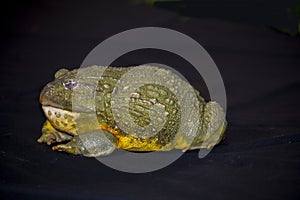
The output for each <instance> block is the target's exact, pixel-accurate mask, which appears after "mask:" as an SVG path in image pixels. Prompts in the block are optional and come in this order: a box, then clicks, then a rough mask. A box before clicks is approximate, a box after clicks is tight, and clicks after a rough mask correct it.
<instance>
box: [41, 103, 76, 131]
mask: <svg viewBox="0 0 300 200" xmlns="http://www.w3.org/2000/svg"><path fill="white" fill-rule="evenodd" d="M42 108H43V111H44V113H45V116H46V117H47V119H48V120H49V122H50V123H51V125H52V126H53V127H54V128H55V129H57V130H59V131H63V132H66V133H70V134H72V135H77V128H76V119H78V117H79V116H80V113H78V112H74V111H69V110H64V109H60V108H56V107H52V106H42Z"/></svg>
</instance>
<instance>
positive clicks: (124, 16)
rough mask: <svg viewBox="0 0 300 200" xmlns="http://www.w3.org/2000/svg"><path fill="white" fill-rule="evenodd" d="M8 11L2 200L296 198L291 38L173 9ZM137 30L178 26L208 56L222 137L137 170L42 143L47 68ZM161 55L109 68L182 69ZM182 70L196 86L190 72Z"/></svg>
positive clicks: (299, 183) (298, 49) (298, 120)
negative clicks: (204, 149)
mask: <svg viewBox="0 0 300 200" xmlns="http://www.w3.org/2000/svg"><path fill="white" fill-rule="evenodd" d="M7 7H8V8H9V9H10V10H11V11H10V14H8V15H6V14H2V15H3V16H2V20H3V21H4V22H5V23H3V29H2V30H3V31H2V35H1V36H2V37H1V46H0V48H1V59H0V66H1V68H0V74H1V90H0V100H1V104H0V110H1V115H0V130H1V135H0V136H1V140H0V196H1V199H33V198H36V199H48V198H51V199H54V198H55V199H66V198H71V199H235V198H238V199H297V198H298V199H299V197H300V192H299V191H300V174H299V172H300V161H299V160H300V146H299V142H300V112H299V111H300V110H299V102H300V95H299V89H300V78H299V75H300V74H299V72H300V70H299V66H300V40H299V37H291V36H289V35H285V34H282V33H279V32H276V31H273V30H271V29H268V28H265V27H263V26H256V25H249V24H243V23H238V22H231V21H226V20H220V19H201V18H190V19H188V20H182V18H181V17H180V16H178V15H177V14H176V13H175V12H171V11H166V10H162V9H158V8H156V7H153V6H150V5H145V4H141V5H132V4H130V3H128V2H126V1H119V2H115V3H108V2H107V3H105V4H101V3H100V4H99V3H96V1H95V2H90V4H89V5H88V4H85V5H81V4H80V3H79V2H75V1H72V3H69V4H68V3H62V2H61V1H52V2H48V3H40V2H29V3H22V4H21V3H18V4H16V5H15V4H14V5H7ZM5 9H6V8H5V7H3V8H2V10H5ZM143 26H159V27H166V28H172V29H175V30H178V31H181V32H182V33H184V34H187V35H189V36H191V37H192V38H194V39H195V40H197V41H198V42H199V43H200V44H201V45H203V46H204V47H205V48H206V50H207V51H208V52H209V53H210V55H211V56H212V58H213V59H214V61H215V62H216V64H217V66H218V67H219V70H220V72H221V74H222V77H223V80H224V83H225V86H226V90H227V97H228V113H227V119H228V121H229V125H228V130H227V136H226V139H225V141H224V142H223V143H222V144H221V145H219V146H217V147H215V148H214V149H213V151H212V152H211V153H210V154H209V155H208V156H207V157H205V158H203V159H199V158H198V152H197V151H192V152H188V153H186V154H184V155H183V156H182V157H181V158H180V159H179V160H177V161H176V162H174V163H172V164H171V165H170V166H168V167H166V168H164V169H162V170H159V171H156V172H151V173H145V174H128V173H123V172H119V171H116V170H113V169H110V168H108V167H106V166H104V165H103V164H101V163H100V162H98V161H97V160H96V159H93V158H85V157H80V156H72V155H68V154H64V153H58V152H52V151H51V149H50V148H49V147H48V146H47V145H41V144H38V143H37V142H36V139H37V138H38V137H39V135H40V133H41V131H40V130H41V126H42V124H43V122H44V120H45V117H44V116H43V114H42V111H41V108H40V105H39V102H38V96H39V92H40V89H41V88H42V87H43V86H44V85H45V84H46V83H47V82H49V81H51V80H52V79H53V74H54V72H55V71H56V70H57V69H59V68H61V67H67V68H74V67H79V66H80V64H81V62H82V61H83V59H84V58H85V56H86V55H87V54H88V52H89V51H90V50H91V49H92V48H94V47H95V46H96V45H97V44H99V43H100V42H101V41H103V40H104V39H106V38H107V37H109V36H111V35H113V34H116V33H118V32H121V31H124V30H127V29H130V28H136V27H143ZM163 55H164V54H160V53H157V52H151V51H149V54H147V53H144V54H142V53H139V52H137V53H136V54H130V55H129V56H128V57H124V58H123V57H122V58H120V59H119V60H118V61H116V63H115V64H116V65H129V64H142V63H143V62H145V61H149V60H150V61H156V62H162V63H165V64H168V65H171V66H172V65H174V66H182V65H180V63H182V62H184V61H182V60H180V59H176V58H174V59H173V57H174V56H169V57H168V56H163ZM147 56H148V57H147ZM179 70H180V71H183V73H184V74H185V75H186V76H187V78H188V79H189V80H190V82H191V83H192V84H193V85H194V86H195V87H197V88H198V89H200V90H201V88H202V87H201V85H202V84H201V81H199V80H200V78H199V77H197V76H196V75H194V73H192V71H191V68H189V67H185V68H180V67H179ZM203 90H204V91H202V92H203V93H204V94H207V93H206V91H205V88H204V89H203ZM206 96H207V95H206Z"/></svg>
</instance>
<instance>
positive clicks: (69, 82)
mask: <svg viewBox="0 0 300 200" xmlns="http://www.w3.org/2000/svg"><path fill="white" fill-rule="evenodd" d="M63 85H64V86H65V88H67V89H73V88H75V87H76V86H77V82H76V81H75V80H73V79H70V80H67V81H66V82H64V83H63Z"/></svg>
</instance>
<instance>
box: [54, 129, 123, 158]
mask: <svg viewBox="0 0 300 200" xmlns="http://www.w3.org/2000/svg"><path fill="white" fill-rule="evenodd" d="M116 142H117V140H116V138H115V137H114V136H113V135H112V134H111V133H108V132H106V131H103V130H96V131H92V132H89V133H84V134H80V135H77V136H74V138H73V139H72V140H71V141H70V142H68V143H67V144H59V145H57V146H54V147H52V149H53V150H54V151H64V152H67V153H71V154H82V155H84V156H87V157H97V156H104V155H108V154H110V153H112V152H113V151H114V150H115V148H116Z"/></svg>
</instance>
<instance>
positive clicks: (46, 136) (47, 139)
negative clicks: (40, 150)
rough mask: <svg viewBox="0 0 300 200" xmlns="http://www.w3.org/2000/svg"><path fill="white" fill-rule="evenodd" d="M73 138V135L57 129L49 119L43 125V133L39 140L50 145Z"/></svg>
mask: <svg viewBox="0 0 300 200" xmlns="http://www.w3.org/2000/svg"><path fill="white" fill-rule="evenodd" d="M71 139H72V136H71V135H68V134H66V133H63V132H60V131H58V130H56V129H55V128H54V127H53V126H52V125H51V123H50V122H49V121H48V120H47V121H46V122H45V123H44V125H43V128H42V135H41V137H40V138H39V139H38V140H37V141H38V142H39V143H47V144H48V145H50V144H52V143H56V142H63V141H69V140H71Z"/></svg>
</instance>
